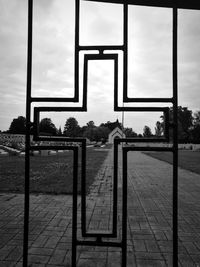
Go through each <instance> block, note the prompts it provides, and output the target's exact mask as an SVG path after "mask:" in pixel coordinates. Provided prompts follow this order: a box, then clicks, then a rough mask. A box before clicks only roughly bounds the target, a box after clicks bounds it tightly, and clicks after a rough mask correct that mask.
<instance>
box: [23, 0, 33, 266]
mask: <svg viewBox="0 0 200 267" xmlns="http://www.w3.org/2000/svg"><path fill="white" fill-rule="evenodd" d="M32 27H33V0H29V1H28V51H27V85H26V143H25V144H26V148H25V192H24V244H23V266H24V267H26V266H27V265H28V264H27V263H28V232H29V205H30V204H29V202H30V195H29V194H30V192H29V179H30V172H29V169H30V116H31V76H32Z"/></svg>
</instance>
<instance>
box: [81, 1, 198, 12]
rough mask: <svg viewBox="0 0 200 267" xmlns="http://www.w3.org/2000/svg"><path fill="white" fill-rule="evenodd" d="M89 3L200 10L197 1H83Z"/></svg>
mask: <svg viewBox="0 0 200 267" xmlns="http://www.w3.org/2000/svg"><path fill="white" fill-rule="evenodd" d="M84 1H90V2H105V3H113V4H129V5H139V6H151V7H165V8H173V7H175V8H176V7H177V8H180V9H197V10H200V1H199V0H176V1H174V0H84Z"/></svg>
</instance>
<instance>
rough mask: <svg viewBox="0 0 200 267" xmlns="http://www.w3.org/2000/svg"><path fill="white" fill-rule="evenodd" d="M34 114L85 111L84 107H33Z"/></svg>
mask: <svg viewBox="0 0 200 267" xmlns="http://www.w3.org/2000/svg"><path fill="white" fill-rule="evenodd" d="M34 109H36V112H41V111H42V112H67V111H74V112H81V111H87V110H85V108H84V107H35V108H34Z"/></svg>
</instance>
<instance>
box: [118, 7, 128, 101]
mask: <svg viewBox="0 0 200 267" xmlns="http://www.w3.org/2000/svg"><path fill="white" fill-rule="evenodd" d="M123 26H124V28H123V44H124V49H123V101H124V100H125V99H126V97H127V94H128V89H127V87H128V5H127V4H124V5H123ZM117 97H118V95H117Z"/></svg>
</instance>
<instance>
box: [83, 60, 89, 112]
mask: <svg viewBox="0 0 200 267" xmlns="http://www.w3.org/2000/svg"><path fill="white" fill-rule="evenodd" d="M83 64H84V66H83V108H84V110H87V80H88V58H87V56H86V55H84V63H83Z"/></svg>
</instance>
